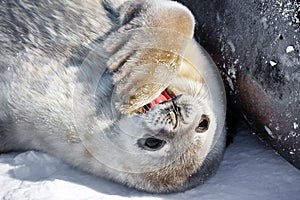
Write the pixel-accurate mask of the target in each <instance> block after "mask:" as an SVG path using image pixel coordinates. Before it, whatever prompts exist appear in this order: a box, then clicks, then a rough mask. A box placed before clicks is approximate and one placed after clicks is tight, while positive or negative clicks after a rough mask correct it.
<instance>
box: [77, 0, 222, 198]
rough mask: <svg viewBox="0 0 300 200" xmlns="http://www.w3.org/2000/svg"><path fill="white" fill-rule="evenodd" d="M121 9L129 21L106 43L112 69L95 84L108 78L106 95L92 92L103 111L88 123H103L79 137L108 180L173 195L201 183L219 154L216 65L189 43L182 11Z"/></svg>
mask: <svg viewBox="0 0 300 200" xmlns="http://www.w3.org/2000/svg"><path fill="white" fill-rule="evenodd" d="M130 6H132V7H133V8H132V7H130ZM123 7H125V8H120V10H125V11H126V12H129V11H130V13H131V14H130V16H131V17H132V18H126V17H124V16H123V18H124V19H126V24H125V25H124V26H121V27H120V28H119V29H118V30H117V31H115V32H114V33H112V34H111V35H110V36H108V39H107V40H106V41H105V42H104V45H103V46H104V47H105V48H106V49H105V50H106V52H109V54H110V56H108V61H107V65H108V67H109V69H110V70H109V72H107V71H106V73H105V75H104V76H102V78H101V80H100V81H99V82H97V81H95V82H97V83H98V87H99V88H105V87H107V81H105V80H106V79H107V78H105V77H106V76H110V75H112V82H113V85H112V86H111V88H110V89H107V90H104V89H100V90H96V91H98V92H97V95H96V96H100V97H101V98H100V100H98V102H99V101H101V103H99V104H98V105H100V104H101V105H102V107H101V108H102V109H98V110H100V111H99V113H100V114H99V113H98V118H99V119H97V120H96V122H95V123H94V124H102V125H101V126H99V125H91V126H92V127H90V128H89V130H88V132H91V130H92V131H93V132H94V134H89V135H83V136H82V137H81V139H82V141H83V143H84V145H85V146H86V148H87V150H88V151H89V152H90V153H91V154H92V155H93V156H94V158H95V159H96V160H98V161H99V162H100V163H102V164H104V165H105V166H106V167H107V169H106V171H108V174H109V176H110V178H111V179H114V180H116V181H118V182H122V183H124V184H126V185H128V186H131V187H135V188H137V189H140V190H145V191H149V192H174V191H182V190H184V189H187V188H190V187H193V186H195V185H197V184H199V183H203V181H204V180H205V179H207V178H208V177H209V176H210V175H212V174H214V172H215V169H216V167H217V166H218V164H219V162H220V160H221V158H222V155H223V150H224V134H223V132H224V121H225V120H224V119H225V104H226V102H225V92H224V88H223V85H222V81H221V79H220V76H219V75H218V71H217V69H216V66H215V65H214V63H213V62H212V60H211V59H210V57H209V56H208V55H207V53H206V52H205V51H204V50H203V49H202V48H201V47H200V46H199V45H198V44H197V43H196V42H195V41H194V40H193V39H192V33H193V28H194V19H193V16H192V15H191V13H190V11H188V10H187V9H186V8H185V7H183V6H182V5H180V4H178V3H175V2H170V1H163V3H160V2H159V1H143V2H142V3H140V2H139V3H136V2H135V3H132V5H131V4H128V5H124V6H123ZM129 8H130V9H129ZM134 9H137V10H135V11H133V10H134ZM128 10H129V11H128ZM125 11H124V12H125ZM132 12H134V13H135V14H132ZM154 14H157V15H159V16H160V17H159V19H160V20H161V21H159V20H157V16H156V15H154ZM120 16H122V15H120ZM171 16H172V17H171ZM165 17H170V18H172V19H170V20H168V21H167V22H166V21H164V20H165V19H163V18H165ZM176 22H180V23H181V24H180V25H178V24H177V25H176ZM145 24H146V25H145ZM181 25H182V26H181ZM101 52H103V51H102V50H101ZM108 79H109V78H108ZM92 82H93V81H92ZM109 91H110V92H109ZM110 93H111V94H110ZM103 96H107V97H109V99H110V100H111V102H110V103H108V104H105V101H106V100H105V99H104V98H102V97H103ZM103 104H105V105H109V106H110V112H111V113H112V114H107V110H105V109H103ZM99 116H100V117H99ZM105 120H106V122H105V125H103V123H104V122H103V121H105ZM85 132H86V131H83V133H85ZM104 135H105V137H103V136H104Z"/></svg>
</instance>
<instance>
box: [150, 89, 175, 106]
mask: <svg viewBox="0 0 300 200" xmlns="http://www.w3.org/2000/svg"><path fill="white" fill-rule="evenodd" d="M169 99H171V97H170V96H169V94H168V93H167V92H166V91H165V90H164V91H163V92H162V93H161V94H160V95H159V96H158V97H157V98H156V99H154V100H153V101H151V102H150V104H149V105H150V107H151V108H152V107H153V106H155V105H156V104H159V103H161V102H164V101H166V100H169Z"/></svg>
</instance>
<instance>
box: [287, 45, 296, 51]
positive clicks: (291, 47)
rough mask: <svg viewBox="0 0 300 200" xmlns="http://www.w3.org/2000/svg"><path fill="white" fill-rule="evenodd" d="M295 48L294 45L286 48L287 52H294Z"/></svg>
mask: <svg viewBox="0 0 300 200" xmlns="http://www.w3.org/2000/svg"><path fill="white" fill-rule="evenodd" d="M294 50H295V49H294V46H292V45H291V46H287V48H286V53H291V52H293V51H294Z"/></svg>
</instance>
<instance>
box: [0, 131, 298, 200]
mask: <svg viewBox="0 0 300 200" xmlns="http://www.w3.org/2000/svg"><path fill="white" fill-rule="evenodd" d="M0 199H3V200H6V199H9V200H15V199H22V200H23V199H32V200H35V199H51V200H52V199H55V200H59V199H64V200H68V199H70V200H71V199H72V200H74V199H76V200H77V199H79V200H81V199H91V200H92V199H107V200H115V199H118V200H122V199H134V200H136V199H189V200H193V199H204V200H213V199H217V200H226V199H228V200H229V199H230V200H234V199H239V200H248V199H249V200H250V199H251V200H253V199H256V200H260V199H261V200H280V199H282V200H285V199H288V200H297V199H300V171H298V170H297V169H296V168H294V167H293V166H291V165H290V164H289V163H288V162H286V161H285V160H283V159H282V158H281V157H280V156H279V155H277V154H276V153H275V152H274V151H273V150H272V149H271V148H270V147H267V146H265V144H264V143H263V142H261V141H260V140H259V139H258V138H257V137H256V136H254V135H252V133H251V132H250V131H248V130H240V131H239V132H238V135H237V137H236V138H235V140H234V143H233V144H232V145H230V146H229V147H228V149H227V151H226V154H225V158H224V160H223V162H222V164H221V166H220V169H219V171H218V173H217V174H216V176H214V177H213V178H211V179H210V180H209V181H208V182H207V183H206V184H204V185H201V186H199V187H197V188H194V189H191V190H189V191H186V192H184V193H178V194H169V195H153V194H147V193H143V192H138V191H136V190H134V189H129V188H126V187H123V186H121V185H119V184H116V183H112V182H110V181H106V180H103V179H101V178H97V177H94V176H92V175H88V174H86V173H84V172H81V171H79V170H76V169H74V168H72V167H70V166H68V165H66V164H64V163H63V162H61V161H60V160H58V159H56V158H53V157H51V156H49V155H47V154H44V153H40V152H35V151H27V152H23V153H9V154H2V155H1V154H0Z"/></svg>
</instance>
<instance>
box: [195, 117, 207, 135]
mask: <svg viewBox="0 0 300 200" xmlns="http://www.w3.org/2000/svg"><path fill="white" fill-rule="evenodd" d="M208 127H209V118H208V116H207V115H202V116H201V120H200V122H199V124H198V126H197V127H196V129H195V130H196V132H197V133H203V132H204V131H206V130H208Z"/></svg>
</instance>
